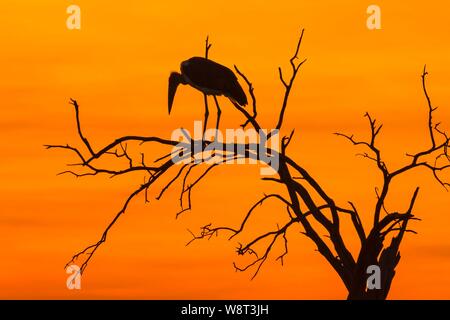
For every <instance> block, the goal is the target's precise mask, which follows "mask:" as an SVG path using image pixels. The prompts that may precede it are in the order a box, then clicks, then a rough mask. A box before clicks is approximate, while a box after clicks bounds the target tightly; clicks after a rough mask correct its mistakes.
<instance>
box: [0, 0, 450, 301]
mask: <svg viewBox="0 0 450 320" xmlns="http://www.w3.org/2000/svg"><path fill="white" fill-rule="evenodd" d="M75 3H76V4H77V5H79V6H80V7H81V14H82V21H81V24H82V25H81V30H72V31H71V30H68V29H67V28H66V23H65V20H66V17H67V14H66V8H67V6H69V5H70V4H72V1H50V0H40V1H27V2H19V1H12V0H4V1H2V4H1V5H0V9H1V10H0V12H1V28H0V39H1V42H2V46H1V47H2V49H1V50H0V70H1V75H2V76H1V77H0V96H1V102H0V105H1V109H0V110H1V117H0V134H1V137H2V139H1V140H0V150H2V152H1V153H2V156H1V157H0V179H1V184H0V188H1V189H0V202H1V203H2V205H1V209H0V247H1V251H2V259H1V262H2V263H0V298H39V299H40V298H76V299H78V298H162V299H164V298H177V299H183V298H186V299H189V298H206V299H207V298H224V299H227V298H247V299H252V298H267V299H315V298H331V299H341V298H345V295H346V293H345V288H344V286H343V285H342V283H341V282H340V280H339V279H338V277H337V275H336V274H335V273H334V271H332V269H331V267H329V266H328V264H327V263H326V262H325V260H324V259H323V258H322V257H321V256H320V255H319V254H318V253H316V252H314V246H313V245H312V243H311V242H310V241H309V240H307V239H306V238H304V237H303V236H301V235H300V234H298V233H297V232H298V231H299V230H300V229H299V228H297V229H292V231H291V233H290V243H289V244H290V248H289V252H290V253H289V256H288V257H287V258H286V259H285V262H286V263H285V265H284V266H283V267H281V266H280V265H279V263H278V262H275V261H273V260H274V258H275V257H276V256H277V254H276V253H274V254H273V255H272V259H271V260H270V262H268V263H267V264H266V265H265V267H264V268H263V270H262V272H261V273H260V275H259V276H258V277H257V278H256V279H254V280H253V281H250V277H251V275H252V274H251V273H236V272H234V269H233V267H232V262H233V261H239V260H236V259H237V257H236V255H235V252H234V248H235V246H236V242H235V241H232V242H228V241H226V240H225V237H222V238H218V239H214V240H211V241H203V242H197V243H195V244H194V245H192V246H190V247H187V248H186V247H185V246H184V245H185V243H186V242H187V241H188V240H189V239H190V235H189V234H188V232H187V231H186V229H187V228H190V229H192V230H198V227H199V226H201V225H204V224H206V223H209V222H217V223H220V222H229V223H232V224H236V223H238V222H239V221H240V218H241V217H242V215H243V214H245V213H246V212H247V210H248V208H250V207H251V205H252V204H253V203H254V202H256V201H257V200H258V199H259V198H260V197H261V195H262V194H263V192H272V191H276V190H277V189H276V188H275V187H274V186H273V185H272V184H270V183H268V182H262V181H260V179H259V178H260V176H259V173H258V168H257V167H256V166H223V167H220V168H217V171H216V172H215V173H213V174H211V175H210V176H208V177H207V179H206V180H205V181H203V183H201V184H200V185H199V186H198V189H196V190H194V192H193V195H192V197H193V210H192V211H191V212H189V213H187V214H186V215H184V216H182V217H181V218H179V219H178V220H175V219H174V217H175V213H176V212H177V210H178V204H177V201H178V200H177V199H178V187H175V188H174V189H171V190H169V192H168V193H167V195H166V197H165V198H163V199H162V200H160V201H159V202H158V201H152V202H151V203H150V204H148V205H146V206H144V205H143V199H141V198H139V199H138V201H135V202H133V204H132V205H131V206H130V208H129V210H128V211H127V213H126V215H124V216H123V217H122V219H121V220H120V221H119V223H118V224H117V225H116V226H115V227H114V229H113V230H112V231H111V233H110V235H109V240H108V242H107V243H106V244H105V245H104V246H103V247H101V249H100V250H99V251H98V253H97V255H96V256H95V257H94V259H93V260H92V263H91V264H90V266H89V268H88V269H87V271H86V273H85V275H84V276H83V279H82V290H79V291H77V290H72V291H70V290H68V289H67V288H66V285H65V282H66V277H67V275H66V273H65V271H64V269H63V267H64V265H65V263H66V262H67V261H68V260H69V259H70V257H71V256H72V254H74V253H75V252H77V251H78V250H80V249H82V248H83V247H84V246H85V245H88V244H90V243H91V242H93V241H96V240H97V238H98V237H99V236H100V234H101V232H102V231H103V228H104V227H105V226H106V225H107V224H108V223H109V221H110V219H111V218H112V217H113V215H114V214H115V213H116V212H117V211H118V209H119V208H120V207H121V206H122V203H123V201H124V200H125V199H126V197H127V195H128V194H129V193H130V192H131V191H132V190H133V189H132V188H134V187H135V186H137V185H139V184H140V183H141V182H142V177H140V176H133V177H128V178H127V177H125V178H116V179H109V178H107V177H102V176H98V177H86V178H83V179H75V178H73V177H71V176H56V173H58V172H59V171H62V170H64V169H65V166H64V164H65V163H69V162H71V161H73V160H74V157H73V156H72V155H71V154H69V153H66V152H62V151H47V150H44V148H43V144H47V143H55V144H57V143H62V144H65V143H71V144H78V143H79V141H78V140H77V136H76V135H75V126H74V117H73V110H72V108H71V107H70V105H69V104H68V100H69V98H71V97H72V98H76V99H77V100H78V101H79V103H80V105H81V108H82V109H81V112H82V120H83V124H84V128H85V133H86V135H87V136H88V137H90V139H91V141H92V144H93V146H94V148H99V147H101V146H102V145H103V144H104V143H106V142H108V141H110V140H113V139H114V138H115V137H118V136H121V135H126V134H139V135H160V136H165V137H170V133H171V131H172V130H173V129H175V128H177V127H179V126H181V125H183V126H185V127H188V128H189V127H191V126H192V123H193V121H194V120H195V119H201V118H202V110H203V107H202V95H201V94H199V93H198V92H196V91H194V90H192V89H188V88H185V87H183V88H181V89H180V90H179V92H178V94H177V98H176V105H175V106H174V111H173V114H172V115H171V116H170V117H169V116H168V115H167V106H166V99H167V96H166V95H167V88H166V86H167V77H168V75H169V72H170V71H172V70H176V69H178V66H179V62H180V61H182V60H184V59H185V58H188V57H190V56H193V55H202V54H203V50H204V47H203V46H204V39H205V36H206V35H209V36H210V39H211V42H212V43H213V47H212V49H211V51H210V54H211V56H210V57H211V58H212V59H215V60H217V61H220V62H221V63H223V64H225V65H227V66H232V65H233V64H237V65H238V66H239V67H240V69H241V70H242V71H244V72H245V73H246V74H247V76H248V77H249V78H250V79H251V81H252V82H253V83H254V86H255V88H256V89H255V93H256V94H257V96H258V99H259V100H258V101H259V116H258V117H259V119H260V122H261V123H262V124H263V126H264V127H271V126H273V125H274V123H275V115H276V112H277V110H278V108H279V107H280V102H281V98H282V86H281V85H280V83H279V81H278V78H277V77H278V75H277V67H278V66H280V65H281V66H283V67H285V68H286V67H288V59H289V57H290V56H291V54H292V50H293V49H294V46H295V44H296V41H297V37H298V35H299V31H300V28H302V27H304V28H306V34H305V38H304V42H303V45H302V50H301V55H302V56H303V57H307V58H308V62H307V63H306V64H305V65H304V67H303V68H302V71H301V74H300V76H299V78H298V82H297V83H296V85H295V87H294V92H293V93H292V96H291V99H292V100H291V103H290V107H289V109H288V111H287V119H286V121H285V124H284V127H285V130H286V132H287V131H288V130H289V131H290V130H291V129H292V128H296V136H295V138H294V141H293V143H292V144H291V146H290V149H291V150H290V152H291V153H292V155H293V157H294V158H295V159H296V160H298V162H299V163H301V164H302V165H303V166H305V167H306V168H307V169H309V170H310V172H311V173H312V174H313V175H314V176H315V177H317V179H318V180H319V181H320V182H321V183H322V184H323V186H324V187H325V188H326V189H327V190H329V192H330V193H332V194H333V195H335V197H336V199H337V200H338V201H341V202H342V203H346V201H348V200H352V201H353V202H355V203H356V204H357V206H358V208H359V209H360V211H361V212H363V214H362V215H363V219H365V221H366V222H367V221H371V217H370V212H371V211H370V210H371V208H372V207H373V205H374V199H375V195H374V191H373V190H374V186H375V185H376V183H379V182H380V180H379V177H378V176H377V175H376V173H375V170H374V167H373V166H372V165H371V163H368V162H367V161H364V160H363V159H361V158H357V157H355V156H354V155H355V153H356V152H357V150H355V149H354V148H353V147H351V146H349V145H348V144H346V143H345V142H344V141H343V140H341V139H339V138H337V137H335V136H333V135H332V133H333V132H335V131H338V130H339V131H345V132H354V133H356V134H361V135H362V134H364V133H365V132H366V131H364V130H365V129H366V127H365V125H366V122H365V119H363V118H362V115H363V114H364V112H366V111H369V112H371V113H372V114H373V115H374V116H376V117H377V118H378V119H379V120H380V121H382V122H383V123H384V128H383V133H382V137H381V138H380V145H381V146H382V147H383V148H384V150H385V154H386V158H387V160H388V161H389V163H391V164H392V166H399V165H401V164H402V163H404V161H405V158H404V153H405V152H406V151H415V150H417V148H418V147H419V146H421V145H422V144H423V143H427V142H428V141H427V140H426V136H425V134H426V127H425V125H426V123H425V120H426V119H425V116H426V105H425V101H424V98H423V95H422V92H421V87H420V78H419V76H420V73H421V71H422V68H423V65H424V64H425V63H427V65H428V70H429V72H430V77H429V92H430V94H431V96H432V99H433V101H434V104H435V105H436V106H439V107H440V109H439V111H438V112H437V114H436V117H438V118H439V120H441V121H442V122H444V123H443V126H444V127H445V128H447V130H449V129H450V124H449V120H450V105H448V102H449V101H450V90H448V87H449V86H450V80H449V74H450V42H449V41H448V35H449V34H450V25H449V24H448V17H447V15H448V12H449V10H450V4H446V3H445V2H443V1H427V2H423V1H416V0H413V1H408V2H399V1H395V2H394V1H381V0H378V1H376V2H375V3H376V4H377V5H379V6H380V7H381V10H382V30H376V31H370V30H368V29H367V28H366V24H365V21H366V17H367V15H366V8H367V6H368V5H370V4H372V1H360V0H358V1H348V0H340V1H315V2H313V1H254V0H249V1H234V0H230V1H226V2H223V3H220V4H219V3H218V2H213V1H133V0H131V1H128V2H126V3H123V4H119V2H117V3H114V2H111V1H87V0H77V1H75ZM231 109H232V107H231V106H230V105H229V104H227V102H225V101H223V111H224V113H223V121H222V125H223V127H224V128H225V127H234V126H236V124H237V123H240V122H241V121H240V120H239V119H237V118H236V113H234V112H231V111H232V110H231ZM319 143H320V144H319ZM416 185H421V186H422V189H421V193H420V195H419V199H418V201H417V206H416V208H415V214H416V215H418V216H419V217H421V218H422V219H423V221H421V222H419V223H415V224H414V226H415V228H416V230H417V231H419V234H418V235H409V234H408V235H407V237H406V239H405V240H404V242H403V246H402V250H401V253H402V260H401V262H400V265H399V267H398V268H397V275H396V277H395V279H394V283H393V286H392V290H391V293H390V296H389V297H390V298H399V299H410V298H426V299H428V298H438V299H442V298H444V299H449V298H450V274H449V272H448V271H449V267H450V238H449V233H448V227H449V225H450V212H449V209H448V208H449V207H450V197H449V196H448V193H446V192H445V191H444V190H443V189H442V188H441V187H440V186H438V185H437V184H436V183H435V182H434V181H433V180H432V179H431V178H430V177H429V175H428V174H427V173H426V172H421V171H419V172H417V174H409V175H408V176H405V177H404V179H402V180H399V183H398V184H396V185H395V187H394V188H393V189H392V195H391V197H390V199H389V201H388V204H389V207H390V208H396V209H399V210H402V209H404V208H405V207H406V206H407V201H408V197H409V196H410V194H411V192H412V191H413V189H414V187H415V186H416ZM159 188H160V186H159V185H158V186H157V188H156V189H154V191H153V193H152V195H153V196H154V194H155V193H157V192H158V191H159ZM282 210H283V207H282V206H280V205H278V204H276V203H273V202H271V203H269V204H268V205H267V206H265V207H262V208H261V209H259V211H258V213H257V216H255V220H254V222H253V223H254V225H255V226H257V227H264V226H267V225H269V226H271V227H272V228H273V226H274V225H275V224H274V221H276V219H277V217H280V216H281V215H282V214H283V213H282ZM256 217H258V218H256ZM272 217H274V219H275V220H274V219H273V218H272ZM348 238H349V239H348V241H349V243H350V244H351V245H352V246H354V245H355V244H356V241H355V239H354V238H352V237H348ZM245 239H249V238H248V236H247V238H246V237H243V238H242V241H244V240H245ZM276 249H277V250H278V251H281V250H282V247H277V248H276Z"/></svg>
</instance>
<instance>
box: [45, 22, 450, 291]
mask: <svg viewBox="0 0 450 320" xmlns="http://www.w3.org/2000/svg"><path fill="white" fill-rule="evenodd" d="M303 34H304V31H303V30H302V32H301V35H300V38H299V41H298V43H297V46H296V48H295V51H294V54H293V55H292V57H291V58H290V60H289V62H290V67H291V72H290V76H289V77H288V78H287V77H286V75H285V72H283V70H282V69H281V68H279V69H278V72H279V79H280V81H281V84H282V85H283V88H284V97H283V100H282V103H281V108H280V113H279V117H278V119H277V121H276V125H275V128H276V129H281V128H282V126H283V120H284V117H285V112H286V109H287V107H288V103H289V96H290V93H291V91H292V89H293V85H294V82H295V80H296V77H297V75H298V72H299V70H300V67H301V66H302V65H303V63H305V61H306V59H305V60H301V61H300V60H299V59H298V55H299V50H300V45H301V43H302V39H303ZM210 47H211V45H210V44H209V43H208V42H206V52H205V55H206V57H207V56H208V51H209V49H210ZM235 70H236V72H237V73H238V74H239V76H240V77H241V78H242V80H243V81H244V82H245V83H246V85H247V90H248V92H249V95H250V97H251V107H252V111H251V113H250V112H248V111H247V110H246V109H244V108H242V107H240V106H237V105H236V107H237V108H238V110H239V111H240V112H241V114H242V116H243V120H244V123H243V124H242V127H246V126H247V125H251V126H252V127H253V128H254V129H255V130H256V131H258V132H260V131H259V129H261V125H260V123H259V122H258V120H257V119H256V118H257V117H256V116H257V100H256V96H255V93H254V88H253V86H252V83H251V82H250V81H249V80H248V78H247V77H246V76H245V75H244V73H242V72H241V71H240V70H239V69H238V68H237V67H235ZM427 75H428V73H427V70H426V67H425V68H424V69H423V73H422V90H423V92H424V95H425V98H426V102H427V107H428V119H427V123H426V125H427V128H428V135H429V144H428V145H427V146H425V147H424V148H423V149H422V150H419V151H416V152H413V153H408V154H407V156H408V157H409V160H408V164H406V165H404V166H402V167H399V168H392V167H391V166H390V165H388V164H387V163H386V162H385V161H384V158H383V153H382V151H381V149H380V148H379V146H378V144H377V138H378V136H379V135H380V132H381V128H382V125H379V124H377V122H376V120H375V119H374V118H373V117H372V116H371V115H370V114H369V113H366V115H365V117H366V119H367V121H368V127H369V131H370V138H369V139H368V140H360V139H358V138H356V137H354V136H353V135H348V134H343V133H336V135H338V136H340V137H343V138H344V139H346V140H348V141H349V142H350V143H352V144H353V145H355V146H362V147H364V148H365V149H366V152H365V153H363V154H362V156H363V157H364V158H366V159H368V160H369V161H372V162H373V163H374V164H375V165H376V168H377V170H378V172H379V174H380V175H381V176H382V178H383V179H382V184H381V185H380V186H378V187H377V188H376V190H377V192H376V195H377V201H376V204H375V207H374V208H373V212H371V213H368V214H370V215H372V216H373V222H372V223H371V228H370V230H366V229H367V228H364V226H363V223H362V221H361V218H360V213H359V212H358V210H357V208H356V205H355V204H354V203H353V202H351V201H348V203H344V204H338V203H336V201H335V200H333V197H332V195H330V193H329V191H327V190H325V189H324V188H323V187H322V186H321V184H320V183H319V181H318V180H317V179H316V177H313V176H312V175H311V174H310V173H309V172H308V170H307V169H306V168H305V167H303V166H302V165H301V164H300V163H298V162H297V161H295V160H294V159H293V158H291V157H290V156H289V155H288V146H289V144H290V142H291V140H292V138H293V135H294V131H292V132H291V134H290V135H289V136H284V137H281V139H280V137H278V136H277V134H276V131H271V132H269V133H267V134H265V133H261V132H260V136H259V138H260V140H259V141H260V142H259V143H262V142H261V141H267V140H269V139H275V138H276V139H280V140H281V148H280V150H274V149H268V151H267V152H268V153H270V154H271V155H276V156H277V157H279V167H278V172H277V175H276V177H264V178H262V179H263V180H266V181H268V183H275V184H280V185H282V186H283V188H284V189H285V193H284V194H279V193H268V194H265V195H264V197H262V198H261V199H259V200H258V201H257V202H256V203H255V205H254V206H252V207H251V208H250V210H249V211H247V213H246V214H245V215H244V216H243V218H242V222H241V224H240V225H238V226H235V227H230V226H215V225H213V224H212V223H210V224H207V225H205V226H203V227H201V228H200V231H199V233H192V236H193V237H192V240H191V241H190V242H189V243H191V242H193V241H195V240H198V239H205V238H210V237H212V236H214V235H217V234H218V233H219V232H220V233H221V234H222V233H225V234H228V236H229V239H230V240H231V239H233V238H234V237H235V236H237V235H239V234H241V233H242V232H244V230H245V229H246V226H247V223H248V221H249V218H250V216H251V215H252V214H253V213H254V211H255V209H256V208H257V207H259V206H260V205H262V204H263V203H265V201H266V200H268V199H275V200H277V201H280V202H281V203H282V204H283V205H284V206H285V207H286V213H287V214H286V218H287V219H286V221H284V222H283V223H280V224H279V226H278V227H277V228H276V229H275V230H269V231H267V232H266V233H263V234H259V235H258V236H257V237H255V238H254V239H253V240H252V241H249V242H247V243H245V244H239V246H238V248H237V254H238V255H251V256H252V257H254V259H253V260H252V262H251V263H250V264H247V265H245V266H238V265H236V264H234V266H235V268H236V270H238V271H245V270H249V269H253V270H254V273H253V277H254V276H256V275H257V274H258V272H259V271H260V269H261V267H262V266H263V264H264V263H265V262H266V260H267V259H268V258H269V255H270V254H271V252H272V249H273V248H274V245H275V243H277V242H278V241H280V242H282V243H284V251H283V252H281V253H280V254H279V255H277V257H276V260H279V261H281V262H283V258H284V257H285V256H286V254H287V253H288V238H287V236H286V232H287V231H288V229H289V228H290V227H291V226H294V225H300V226H301V227H302V229H303V232H302V233H303V234H304V235H305V236H306V237H308V238H309V239H310V240H311V241H313V242H314V244H315V246H316V247H317V251H318V252H319V253H320V254H321V255H322V256H323V257H324V258H325V260H326V261H327V262H328V263H329V264H330V265H331V267H332V268H333V269H334V270H335V271H336V272H337V274H338V275H339V277H340V279H341V280H342V282H343V284H344V285H345V287H346V289H347V290H348V297H347V298H348V299H386V297H387V295H388V293H389V289H390V287H391V283H392V280H393V278H394V276H395V268H396V266H397V264H398V262H399V260H400V244H401V242H402V240H403V238H404V235H405V233H408V232H411V233H415V231H413V230H412V229H411V228H410V227H409V223H410V221H412V220H418V218H416V217H415V216H414V214H413V209H414V205H415V203H416V201H417V199H418V195H419V187H418V186H417V187H416V186H415V187H416V188H415V190H414V192H412V194H411V196H410V198H409V200H408V202H409V204H408V205H406V206H405V207H406V210H404V211H402V210H397V211H388V210H387V209H386V206H385V202H386V199H387V198H388V197H389V190H390V187H391V185H392V184H393V183H395V181H396V180H397V179H398V177H400V176H403V175H404V174H405V173H407V172H410V171H412V170H415V169H417V168H425V169H427V170H428V171H429V172H430V173H431V174H432V175H433V177H434V178H435V180H436V181H437V182H438V183H440V184H441V185H442V186H443V187H444V188H445V189H447V188H448V187H450V185H449V184H448V183H447V182H445V181H444V179H443V177H442V173H443V172H444V171H445V170H446V169H448V168H449V167H450V155H449V153H448V147H449V141H450V139H449V137H448V135H447V134H446V133H445V132H444V131H443V130H441V129H440V127H439V123H436V122H435V121H434V119H433V115H434V112H435V111H436V108H435V107H434V106H433V105H432V102H431V100H430V97H429V95H428V92H427V88H426V80H427ZM71 104H72V105H73V107H74V109H75V119H76V125H77V130H78V135H79V138H80V139H81V143H82V144H81V146H82V147H73V146H71V145H46V147H47V148H48V149H65V150H69V151H71V152H73V153H74V154H75V155H76V157H77V158H78V160H79V162H78V163H76V164H74V165H72V168H73V167H77V168H79V171H75V170H73V169H72V170H68V171H64V172H62V173H64V174H72V175H74V176H76V177H82V176H86V175H100V174H104V175H107V176H111V177H115V176H119V175H127V174H129V173H132V172H141V173H142V174H143V176H144V182H143V183H142V184H141V185H139V186H138V187H137V188H136V189H134V190H133V191H132V192H131V193H130V195H129V196H128V198H127V199H126V200H125V202H124V204H123V206H122V208H121V209H120V210H119V212H118V213H117V214H116V216H115V217H114V219H113V220H112V221H111V222H110V223H109V224H108V225H107V227H106V228H105V230H104V232H103V234H102V235H101V237H100V239H99V240H98V241H96V242H94V243H93V244H91V245H89V246H87V247H86V248H85V249H83V250H82V251H80V252H78V253H77V254H75V255H74V256H73V257H72V259H71V260H70V261H69V263H68V264H72V263H80V265H81V267H80V269H81V272H84V271H85V270H86V267H87V266H88V264H89V263H90V261H91V259H92V258H93V256H94V254H95V252H96V251H97V250H98V249H99V248H100V247H101V245H102V244H103V243H104V242H105V241H106V240H107V237H108V232H109V231H110V229H111V228H112V227H113V226H114V224H115V223H116V221H117V220H118V219H119V218H120V217H121V216H122V215H123V214H124V213H125V211H126V210H127V207H128V205H129V203H130V202H131V201H133V200H134V199H135V198H136V197H137V196H139V195H143V197H144V198H145V201H146V202H148V201H149V199H148V194H147V191H148V190H149V188H152V186H153V185H154V184H155V182H156V181H159V180H164V181H166V182H165V187H164V188H163V189H162V190H161V192H160V193H159V195H158V196H157V199H160V198H161V197H162V196H163V195H164V193H165V192H166V191H167V190H168V189H169V188H170V187H171V185H173V184H175V183H179V184H181V194H180V211H179V212H178V214H177V216H178V215H179V214H181V213H183V212H186V211H188V210H190V209H191V192H192V190H193V189H194V187H195V186H197V185H198V184H199V183H200V182H201V181H202V180H203V178H204V177H205V176H206V175H207V174H209V173H211V172H213V171H214V168H215V167H217V166H218V165H220V164H222V163H226V162H227V161H229V160H230V159H236V158H252V159H255V158H258V156H257V155H255V145H252V144H250V143H246V144H241V145H238V144H236V146H235V148H234V149H233V150H234V152H227V153H226V154H225V153H224V154H222V155H221V156H222V158H221V159H222V160H221V161H218V162H215V163H214V164H211V165H209V166H207V169H206V170H205V171H204V172H203V173H201V174H200V175H199V177H197V178H196V179H194V180H193V181H191V180H190V177H191V176H190V175H191V173H192V171H193V169H194V168H195V167H196V166H198V164H199V163H198V162H195V161H194V158H195V156H196V154H197V153H202V152H204V150H205V147H207V146H208V145H210V144H211V143H213V141H196V140H194V139H192V138H190V140H189V143H187V145H186V146H185V148H184V149H185V150H184V151H187V155H186V156H185V157H184V158H183V159H184V160H185V161H184V163H183V164H180V163H177V162H176V161H173V157H172V156H173V152H168V153H167V154H165V155H163V156H160V157H155V156H154V161H152V164H151V165H149V164H148V162H147V159H148V158H149V156H148V154H144V153H142V154H141V155H140V157H138V158H136V157H135V156H133V155H130V153H129V152H127V146H128V145H130V144H136V145H138V146H140V145H143V144H145V145H147V144H157V145H159V146H164V147H167V148H168V149H169V148H173V147H174V146H177V144H178V143H179V142H178V141H172V140H171V139H165V138H161V137H158V136H133V135H130V136H123V137H119V138H116V139H114V140H113V141H112V142H110V143H109V144H106V145H105V146H103V147H100V148H94V147H93V146H92V144H91V142H90V140H89V139H88V138H86V136H85V135H84V134H83V131H82V126H81V121H80V115H79V106H78V103H77V101H75V100H71ZM205 110H206V111H207V110H208V106H207V100H206V99H205ZM215 143H217V144H218V145H221V146H222V147H223V150H225V149H226V150H229V149H227V148H226V147H227V145H226V143H224V142H220V141H215ZM198 144H200V145H201V146H203V148H195V146H196V145H198ZM236 150H244V152H238V151H236ZM108 157H111V158H112V159H114V161H119V162H120V163H122V164H123V167H122V168H121V169H115V168H114V167H103V166H101V165H100V164H99V162H100V161H99V160H105V159H107V158H108ZM179 159H182V158H179ZM186 159H188V161H187V162H186ZM258 159H259V158H258ZM259 160H260V161H263V160H262V159H259ZM110 162H112V161H110ZM101 163H105V161H102V162H101ZM266 164H267V165H270V163H266ZM365 216H367V214H366V215H365ZM341 219H350V221H351V222H352V225H353V227H354V229H355V231H356V234H357V236H358V238H359V243H360V249H359V254H358V255H357V256H353V255H352V253H351V252H350V251H349V250H348V247H347V245H346V243H345V241H344V237H343V235H342V233H341V228H340V222H341ZM317 226H320V227H321V228H322V230H323V229H324V230H326V232H327V234H326V235H325V236H324V235H322V234H321V233H322V231H320V234H319V230H318V229H317ZM261 244H263V248H264V249H263V250H262V251H261V250H259V249H260V246H261ZM371 265H375V266H378V267H379V268H380V270H381V288H379V289H372V290H370V289H369V288H368V287H367V279H368V274H367V268H368V267H369V266H371Z"/></svg>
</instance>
